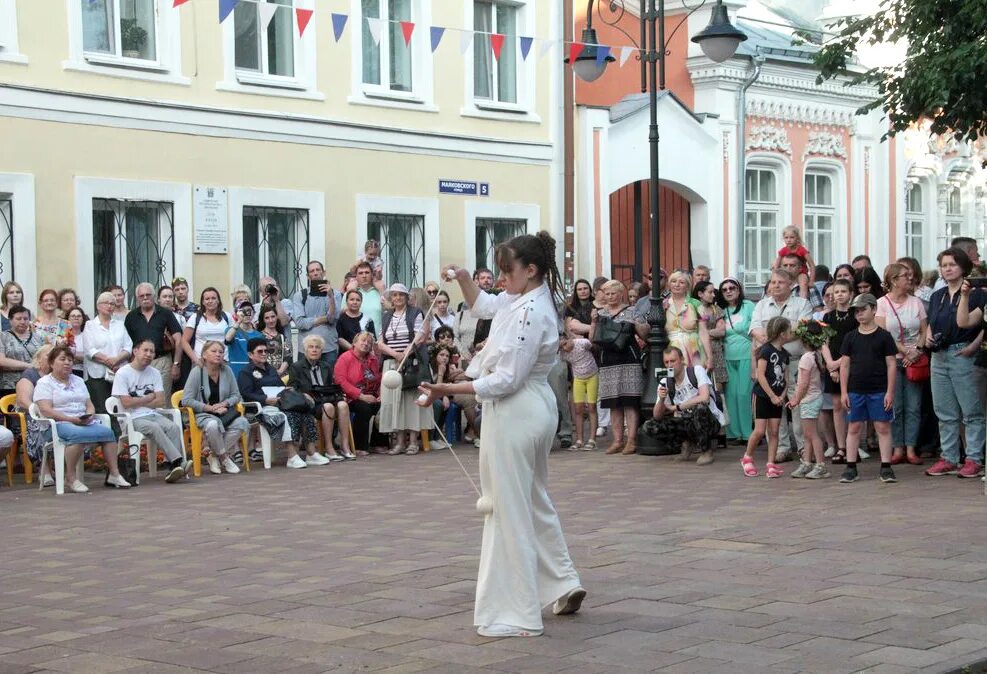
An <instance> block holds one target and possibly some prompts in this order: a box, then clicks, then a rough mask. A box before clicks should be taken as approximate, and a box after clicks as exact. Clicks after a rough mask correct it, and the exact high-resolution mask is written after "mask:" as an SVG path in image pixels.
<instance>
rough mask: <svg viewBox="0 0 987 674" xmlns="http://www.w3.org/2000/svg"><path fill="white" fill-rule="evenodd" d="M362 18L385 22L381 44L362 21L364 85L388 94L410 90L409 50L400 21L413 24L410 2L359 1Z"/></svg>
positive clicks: (410, 60) (396, 0) (411, 86)
mask: <svg viewBox="0 0 987 674" xmlns="http://www.w3.org/2000/svg"><path fill="white" fill-rule="evenodd" d="M362 2H363V18H364V19H367V18H371V19H385V20H386V24H385V25H386V29H385V30H382V31H381V35H380V43H379V44H375V43H374V39H373V35H372V34H371V32H370V24H369V23H368V22H367V21H363V22H362V23H363V40H362V47H363V83H364V84H368V85H371V86H376V87H380V88H381V89H384V90H388V91H407V92H410V91H412V90H413V85H414V82H413V78H412V67H411V66H412V54H411V46H410V45H405V43H404V33H403V32H402V31H401V23H400V22H401V21H411V20H412V11H411V10H412V7H411V5H412V0H362Z"/></svg>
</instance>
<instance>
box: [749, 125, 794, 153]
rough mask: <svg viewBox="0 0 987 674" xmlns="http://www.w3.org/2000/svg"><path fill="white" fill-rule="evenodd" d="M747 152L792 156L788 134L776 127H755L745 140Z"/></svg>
mask: <svg viewBox="0 0 987 674" xmlns="http://www.w3.org/2000/svg"><path fill="white" fill-rule="evenodd" d="M746 147H747V151H748V152H750V151H751V150H766V151H768V152H782V153H784V154H787V155H790V154H792V144H791V143H790V142H789V140H788V132H787V131H785V130H784V129H783V128H781V127H778V126H755V127H754V128H752V129H751V133H750V136H749V137H748V138H747V146H746Z"/></svg>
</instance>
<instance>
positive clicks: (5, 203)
mask: <svg viewBox="0 0 987 674" xmlns="http://www.w3.org/2000/svg"><path fill="white" fill-rule="evenodd" d="M13 280H14V201H13V199H12V198H11V197H10V196H9V195H3V194H0V286H2V285H3V284H4V283H6V282H7V281H13Z"/></svg>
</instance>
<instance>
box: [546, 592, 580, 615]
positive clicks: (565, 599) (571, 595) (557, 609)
mask: <svg viewBox="0 0 987 674" xmlns="http://www.w3.org/2000/svg"><path fill="white" fill-rule="evenodd" d="M585 598H586V590H584V589H583V588H581V587H577V588H575V589H572V590H569V591H568V592H566V593H565V594H564V595H562V596H561V597H559V598H558V599H556V600H555V603H554V604H552V613H554V614H555V615H572V614H573V613H575V612H576V611H578V610H579V607H580V606H582V605H583V599H585Z"/></svg>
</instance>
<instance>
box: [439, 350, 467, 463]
mask: <svg viewBox="0 0 987 674" xmlns="http://www.w3.org/2000/svg"><path fill="white" fill-rule="evenodd" d="M453 351H454V347H452V346H449V345H444V344H440V345H438V346H436V347H435V348H433V349H432V352H431V356H430V358H429V365H430V366H431V370H432V381H433V382H435V383H436V384H450V383H453V382H457V381H462V380H463V379H464V377H462V376H461V375H462V371H461V370H460V369H459V368H458V367H456V364H455V363H454V362H453V360H452V356H453ZM459 397H460V396H456V397H455V399H454V398H453V396H442V397H441V398H437V399H436V400H435V402H433V403H432V413H433V414H434V415H435V425H436V426H437V427H438V428H445V422H446V417H447V415H449V414H450V413H455V414H459V409H460V408H461V407H462V405H460V404H459ZM474 399H475V398H474ZM454 403H455V406H453V405H454ZM436 435H438V434H436ZM431 445H432V449H446V447H448V445H444V444H443V441H442V438H441V437H436V438H435V440H433V441H432V443H431Z"/></svg>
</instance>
